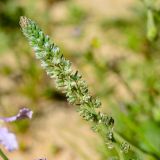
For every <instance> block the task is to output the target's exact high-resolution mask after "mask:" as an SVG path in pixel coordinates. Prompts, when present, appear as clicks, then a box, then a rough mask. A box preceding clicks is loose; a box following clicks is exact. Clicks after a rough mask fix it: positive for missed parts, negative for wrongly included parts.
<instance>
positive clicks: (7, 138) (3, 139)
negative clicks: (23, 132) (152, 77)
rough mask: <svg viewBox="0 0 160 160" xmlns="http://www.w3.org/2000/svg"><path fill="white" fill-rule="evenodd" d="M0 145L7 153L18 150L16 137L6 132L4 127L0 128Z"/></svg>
mask: <svg viewBox="0 0 160 160" xmlns="http://www.w3.org/2000/svg"><path fill="white" fill-rule="evenodd" d="M0 144H2V145H3V146H4V147H5V148H6V149H7V150H8V151H13V150H15V149H18V143H17V140H16V136H15V135H14V134H13V133H10V132H8V129H7V128H5V127H1V128H0Z"/></svg>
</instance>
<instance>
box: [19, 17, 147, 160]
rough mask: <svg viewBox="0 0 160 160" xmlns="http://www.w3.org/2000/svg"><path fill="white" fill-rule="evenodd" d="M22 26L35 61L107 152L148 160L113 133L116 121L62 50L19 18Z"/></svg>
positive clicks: (137, 149)
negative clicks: (101, 139) (103, 108)
mask: <svg viewBox="0 0 160 160" xmlns="http://www.w3.org/2000/svg"><path fill="white" fill-rule="evenodd" d="M20 26H21V29H22V32H23V34H24V35H25V37H26V38H27V39H28V41H29V44H30V45H31V47H32V48H33V50H34V51H35V55H36V58H37V59H39V60H40V61H41V66H42V67H43V68H44V69H45V70H46V72H47V74H48V75H49V76H50V77H51V78H54V79H55V83H56V86H57V88H58V89H61V90H62V92H63V93H65V95H66V97H67V100H68V102H69V103H71V104H74V105H77V106H78V112H79V114H80V115H81V116H82V117H83V118H84V119H85V120H86V121H89V122H91V123H92V129H93V130H94V131H96V132H98V133H99V134H100V135H101V136H102V138H103V139H104V141H105V143H106V144H107V145H108V148H114V149H115V150H116V151H117V153H118V155H119V159H120V160H121V159H124V153H126V152H128V150H130V151H132V154H133V153H135V154H136V155H141V157H143V156H144V155H145V156H146V155H147V154H146V153H144V152H143V151H142V150H140V149H139V148H137V147H135V146H134V145H131V144H130V143H129V142H126V141H125V140H124V139H123V138H122V137H121V136H120V135H119V134H118V133H117V132H116V131H115V130H114V129H113V126H114V119H113V118H112V117H111V116H107V115H106V114H104V113H101V112H100V111H99V110H98V108H100V107H101V102H100V101H99V100H98V99H97V98H95V97H93V96H92V95H91V94H90V92H89V90H88V86H87V84H86V82H85V81H84V80H83V79H82V76H81V74H79V72H78V71H74V70H73V69H72V67H71V62H70V61H69V60H67V59H65V58H64V56H63V54H62V53H61V52H60V49H59V47H58V46H57V45H56V44H54V43H52V42H51V40H50V38H49V36H48V35H45V34H44V33H43V31H42V30H41V29H40V28H39V26H38V25H37V24H36V23H35V22H34V21H32V20H31V19H28V18H26V17H21V18H20Z"/></svg>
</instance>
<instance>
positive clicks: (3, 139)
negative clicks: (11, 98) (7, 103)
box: [0, 108, 33, 151]
mask: <svg viewBox="0 0 160 160" xmlns="http://www.w3.org/2000/svg"><path fill="white" fill-rule="evenodd" d="M32 114H33V111H31V110H30V109H28V108H22V109H20V111H19V113H18V114H17V115H15V116H12V117H6V118H5V117H0V120H1V121H2V122H13V121H16V120H21V119H24V118H29V119H31V118H32ZM0 144H2V145H3V146H4V147H5V148H6V149H7V150H8V151H13V150H15V149H18V143H17V140H16V136H15V135H14V134H13V133H10V132H9V131H8V129H7V128H6V127H0Z"/></svg>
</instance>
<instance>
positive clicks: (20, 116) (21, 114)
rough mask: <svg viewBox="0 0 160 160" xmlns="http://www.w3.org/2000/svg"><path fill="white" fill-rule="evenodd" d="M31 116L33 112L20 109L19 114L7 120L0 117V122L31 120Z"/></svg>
mask: <svg viewBox="0 0 160 160" xmlns="http://www.w3.org/2000/svg"><path fill="white" fill-rule="evenodd" d="M32 114H33V111H31V110H30V109H28V108H22V109H20V111H19V113H18V114H17V115H16V116H12V117H7V118H1V117H0V120H3V121H5V122H13V121H16V120H21V119H25V118H29V119H31V118H32Z"/></svg>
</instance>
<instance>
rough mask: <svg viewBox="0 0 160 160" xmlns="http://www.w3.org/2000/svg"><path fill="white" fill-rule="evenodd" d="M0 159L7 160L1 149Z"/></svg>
mask: <svg viewBox="0 0 160 160" xmlns="http://www.w3.org/2000/svg"><path fill="white" fill-rule="evenodd" d="M0 157H2V159H3V160H9V159H8V158H7V156H6V155H5V154H4V153H3V151H2V150H1V149H0Z"/></svg>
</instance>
